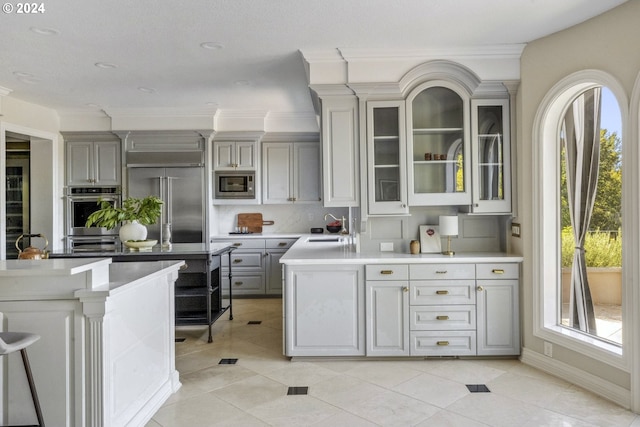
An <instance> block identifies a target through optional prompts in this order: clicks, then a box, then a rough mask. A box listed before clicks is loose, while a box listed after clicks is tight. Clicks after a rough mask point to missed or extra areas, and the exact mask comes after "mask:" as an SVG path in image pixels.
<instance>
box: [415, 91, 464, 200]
mask: <svg viewBox="0 0 640 427" xmlns="http://www.w3.org/2000/svg"><path fill="white" fill-rule="evenodd" d="M409 103H410V109H411V112H410V122H409V123H410V132H411V134H410V137H411V142H410V143H409V148H408V152H409V167H410V169H411V170H410V173H409V176H408V179H409V203H410V205H416V206H419V205H450V204H451V205H456V204H458V205H461V204H467V205H468V204H470V203H471V191H470V188H469V176H468V175H469V173H468V168H469V166H468V163H469V159H468V155H467V153H468V139H469V138H468V136H467V135H468V125H467V124H468V123H469V114H468V111H469V108H468V100H467V98H466V97H463V96H461V95H460V94H459V93H458V92H457V91H456V90H453V89H452V88H450V87H445V86H430V87H426V88H423V89H420V88H418V90H417V94H416V95H415V96H410V97H409Z"/></svg>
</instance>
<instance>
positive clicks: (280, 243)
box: [266, 239, 298, 249]
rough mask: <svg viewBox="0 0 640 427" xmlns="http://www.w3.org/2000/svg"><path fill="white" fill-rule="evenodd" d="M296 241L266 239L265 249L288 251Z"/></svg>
mask: <svg viewBox="0 0 640 427" xmlns="http://www.w3.org/2000/svg"><path fill="white" fill-rule="evenodd" d="M296 240H298V239H266V248H267V249H289V248H290V247H291V246H292V245H293V244H294V243H295V242H296Z"/></svg>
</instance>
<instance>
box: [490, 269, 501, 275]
mask: <svg viewBox="0 0 640 427" xmlns="http://www.w3.org/2000/svg"><path fill="white" fill-rule="evenodd" d="M491 272H492V273H493V274H504V270H503V269H501V268H494V269H493V270H491Z"/></svg>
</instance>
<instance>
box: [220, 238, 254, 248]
mask: <svg viewBox="0 0 640 427" xmlns="http://www.w3.org/2000/svg"><path fill="white" fill-rule="evenodd" d="M213 241H214V242H229V243H230V244H231V246H233V247H235V248H238V249H264V245H265V242H264V239H214V240H213Z"/></svg>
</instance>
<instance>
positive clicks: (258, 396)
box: [211, 375, 287, 411]
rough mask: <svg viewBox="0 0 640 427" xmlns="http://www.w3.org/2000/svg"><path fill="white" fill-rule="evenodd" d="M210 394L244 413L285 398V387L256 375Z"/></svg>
mask: <svg viewBox="0 0 640 427" xmlns="http://www.w3.org/2000/svg"><path fill="white" fill-rule="evenodd" d="M211 394H213V395H214V396H217V397H218V398H219V399H221V400H224V401H225V402H229V403H231V404H232V405H234V406H236V407H238V408H240V409H242V410H244V411H246V410H248V409H251V408H254V407H256V406H258V405H262V404H265V403H268V402H271V401H273V400H276V399H279V398H281V397H282V396H285V395H286V394H287V386H285V385H284V384H282V383H279V382H277V381H274V380H271V379H269V378H265V377H263V376H261V375H256V376H253V377H249V378H246V379H244V380H240V381H238V382H235V383H233V384H231V385H228V386H226V387H222V388H219V389H217V390H215V391H213V392H211Z"/></svg>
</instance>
